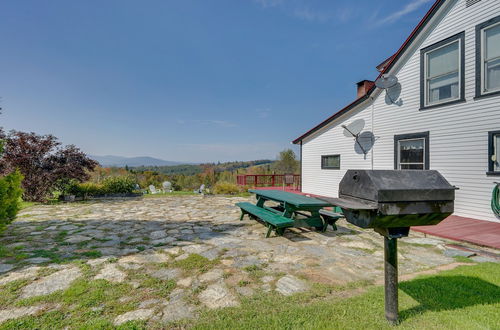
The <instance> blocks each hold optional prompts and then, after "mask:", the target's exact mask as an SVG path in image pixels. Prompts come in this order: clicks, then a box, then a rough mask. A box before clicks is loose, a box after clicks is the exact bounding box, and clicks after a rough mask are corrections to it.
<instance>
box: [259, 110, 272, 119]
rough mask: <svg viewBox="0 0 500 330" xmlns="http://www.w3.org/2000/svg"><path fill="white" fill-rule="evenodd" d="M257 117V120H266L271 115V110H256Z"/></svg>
mask: <svg viewBox="0 0 500 330" xmlns="http://www.w3.org/2000/svg"><path fill="white" fill-rule="evenodd" d="M256 112H257V117H259V118H262V119H264V118H268V117H269V116H270V115H271V109H257V110H256Z"/></svg>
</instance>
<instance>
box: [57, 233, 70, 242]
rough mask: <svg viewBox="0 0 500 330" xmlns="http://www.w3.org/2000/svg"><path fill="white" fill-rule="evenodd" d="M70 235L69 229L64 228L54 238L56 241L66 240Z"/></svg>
mask: <svg viewBox="0 0 500 330" xmlns="http://www.w3.org/2000/svg"><path fill="white" fill-rule="evenodd" d="M66 236H68V231H67V230H62V231H60V232H58V233H57V235H56V237H55V238H54V239H55V240H56V241H59V242H60V241H64V239H65V238H66Z"/></svg>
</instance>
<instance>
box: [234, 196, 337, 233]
mask: <svg viewBox="0 0 500 330" xmlns="http://www.w3.org/2000/svg"><path fill="white" fill-rule="evenodd" d="M249 192H251V193H254V194H255V196H256V198H257V203H256V204H252V203H248V202H241V203H236V206H238V207H239V208H240V209H241V217H240V220H243V217H244V216H245V214H248V215H249V216H250V217H251V218H254V219H260V220H262V221H263V222H264V223H265V224H266V225H267V227H268V231H267V234H266V237H269V236H270V235H271V233H272V231H273V230H274V231H275V232H276V234H277V235H279V236H281V235H283V233H284V231H285V229H286V228H290V227H314V228H316V229H317V230H320V231H323V232H324V231H326V229H327V227H328V225H331V226H332V227H333V229H334V230H337V227H336V225H335V222H336V221H337V220H338V219H340V218H341V217H343V215H342V214H341V213H340V212H339V209H337V208H336V209H334V211H333V212H332V211H328V210H325V209H323V208H325V207H332V206H333V205H331V204H330V203H329V202H326V201H322V200H320V199H317V198H312V197H307V196H302V195H298V194H293V193H289V192H286V191H280V190H249ZM267 201H274V202H277V203H278V205H277V206H271V207H270V206H267V205H265V203H266V202H267Z"/></svg>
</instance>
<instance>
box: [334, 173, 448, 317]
mask: <svg viewBox="0 0 500 330" xmlns="http://www.w3.org/2000/svg"><path fill="white" fill-rule="evenodd" d="M455 190H456V188H455V187H454V186H452V185H450V184H449V183H448V181H446V179H445V178H444V177H443V176H442V175H441V174H440V173H439V172H438V171H417V170H406V171H396V170H348V171H347V172H346V174H345V175H344V178H343V179H342V181H341V182H340V185H339V198H325V200H327V201H328V202H330V203H332V204H333V205H336V206H339V207H340V208H342V211H343V213H344V216H345V218H346V220H347V221H348V222H350V223H352V224H354V225H356V226H359V227H361V228H373V229H374V230H375V231H377V232H378V233H380V234H381V235H383V236H384V240H385V245H384V247H385V312H386V317H387V319H388V320H389V321H390V322H391V323H397V321H398V296H397V294H398V277H397V276H398V271H397V239H398V238H401V237H405V236H408V233H409V231H410V226H427V225H436V224H438V223H439V222H441V221H442V220H443V219H445V218H446V217H448V216H449V215H450V214H452V213H453V207H454V200H455Z"/></svg>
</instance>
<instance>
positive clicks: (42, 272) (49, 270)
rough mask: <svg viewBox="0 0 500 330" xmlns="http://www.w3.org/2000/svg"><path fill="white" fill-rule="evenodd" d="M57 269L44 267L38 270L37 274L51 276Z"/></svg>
mask: <svg viewBox="0 0 500 330" xmlns="http://www.w3.org/2000/svg"><path fill="white" fill-rule="evenodd" d="M57 271H58V269H55V268H49V267H44V268H42V269H40V270H38V272H37V276H38V277H45V276H49V275H51V274H54V273H55V272H57Z"/></svg>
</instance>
